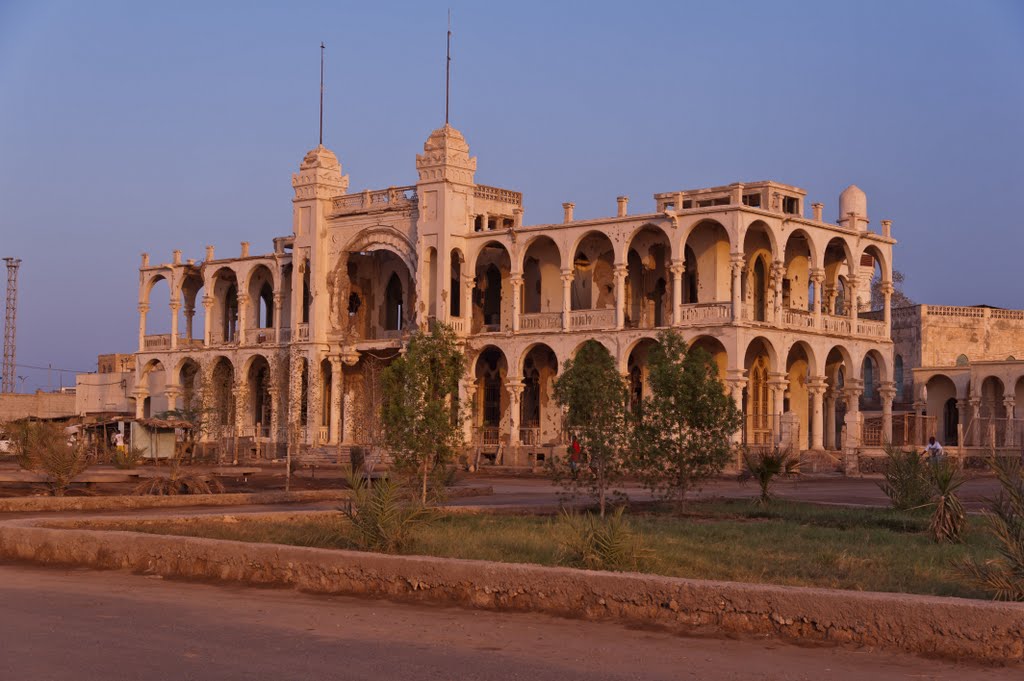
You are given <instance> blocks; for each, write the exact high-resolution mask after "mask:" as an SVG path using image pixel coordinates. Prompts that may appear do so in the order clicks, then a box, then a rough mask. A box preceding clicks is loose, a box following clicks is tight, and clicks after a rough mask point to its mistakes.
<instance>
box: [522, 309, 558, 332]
mask: <svg viewBox="0 0 1024 681" xmlns="http://www.w3.org/2000/svg"><path fill="white" fill-rule="evenodd" d="M561 328H562V313H561V312H534V313H530V314H521V315H519V329H520V330H521V331H558V330H559V329H561Z"/></svg>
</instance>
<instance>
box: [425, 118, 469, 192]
mask: <svg viewBox="0 0 1024 681" xmlns="http://www.w3.org/2000/svg"><path fill="white" fill-rule="evenodd" d="M416 170H417V171H418V172H419V176H420V181H421V182H423V181H436V180H448V181H449V182H458V183H460V184H473V175H474V173H476V159H475V158H471V157H470V155H469V144H467V143H466V138H465V137H463V136H462V133H461V132H459V131H458V130H456V129H455V128H453V127H452V126H450V125H448V124H447V123H446V124H445V125H444V127H441V128H438V129H437V130H435V131H434V132H432V133H430V137H428V138H427V141H426V142H424V143H423V153H422V154H416Z"/></svg>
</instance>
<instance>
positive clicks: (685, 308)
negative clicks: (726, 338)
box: [679, 303, 732, 326]
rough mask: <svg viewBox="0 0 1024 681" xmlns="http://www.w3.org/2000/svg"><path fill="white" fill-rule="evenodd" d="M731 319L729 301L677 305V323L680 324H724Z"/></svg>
mask: <svg viewBox="0 0 1024 681" xmlns="http://www.w3.org/2000/svg"><path fill="white" fill-rule="evenodd" d="M731 320H732V304H731V303H689V304H687V305H680V306H679V323H680V325H681V326H701V325H704V324H725V323H728V322H729V321H731Z"/></svg>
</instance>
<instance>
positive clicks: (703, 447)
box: [631, 330, 742, 511]
mask: <svg viewBox="0 0 1024 681" xmlns="http://www.w3.org/2000/svg"><path fill="white" fill-rule="evenodd" d="M648 365H649V369H650V379H649V381H650V387H651V390H650V392H651V396H650V397H647V398H645V399H644V400H643V403H642V405H638V406H639V407H640V408H639V409H638V410H637V414H636V415H635V417H634V418H633V419H632V420H633V421H634V424H635V425H634V428H633V440H634V444H633V448H632V450H633V451H632V455H631V460H632V463H633V465H634V467H635V469H636V472H637V473H638V474H639V476H640V480H641V482H642V483H643V484H644V486H645V487H647V488H648V489H650V490H651V491H652V492H653V493H654V494H655V496H658V497H661V498H663V499H667V500H674V501H675V503H676V508H677V510H679V511H682V509H683V506H684V504H685V502H686V493H687V491H689V490H690V489H691V488H693V487H697V486H699V485H700V484H701V482H702V481H704V480H706V479H707V478H709V477H711V476H713V475H717V474H718V473H721V472H722V469H723V468H724V467H725V465H726V464H727V463H728V462H729V460H730V458H731V456H732V454H733V446H732V443H731V442H730V441H729V436H730V435H731V434H732V433H734V432H735V431H736V430H737V429H738V428H739V427H740V426H741V425H742V417H741V416H740V413H739V411H738V410H737V409H736V405H735V403H734V402H733V400H732V398H731V397H729V395H728V394H727V393H726V392H725V388H724V387H723V385H722V382H721V381H720V380H719V378H718V369H717V367H716V366H715V364H714V362H713V361H712V359H711V355H709V354H708V353H706V352H704V351H703V350H701V349H700V348H697V349H693V348H687V347H686V342H685V341H684V340H683V338H682V336H680V335H679V334H678V333H676V332H675V331H672V330H669V331H663V332H662V333H660V334H659V335H658V344H657V345H656V346H655V347H654V348H653V349H652V350H651V354H650V358H649V362H648Z"/></svg>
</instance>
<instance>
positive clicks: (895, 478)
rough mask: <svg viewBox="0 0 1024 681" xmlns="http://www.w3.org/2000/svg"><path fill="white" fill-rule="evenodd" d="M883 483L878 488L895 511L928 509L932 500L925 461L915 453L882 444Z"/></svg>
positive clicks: (930, 482) (930, 484)
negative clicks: (883, 448) (884, 462)
mask: <svg viewBox="0 0 1024 681" xmlns="http://www.w3.org/2000/svg"><path fill="white" fill-rule="evenodd" d="M885 456H886V459H887V460H886V466H885V480H884V481H882V482H880V483H878V486H879V487H880V488H881V490H882V491H883V492H884V493H885V495H886V496H887V497H889V500H890V502H891V503H892V507H893V508H894V509H896V510H897V511H907V510H910V509H914V508H923V507H924V506H927V505H928V504H929V502H930V501H931V499H932V481H931V480H930V479H929V475H928V469H927V464H928V462H927V461H926V460H925V459H924V458H922V456H921V455H920V454H919V453H918V452H916V451H914V450H912V449H911V450H903V449H899V448H897V447H893V446H892V445H890V444H886V445H885Z"/></svg>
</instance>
